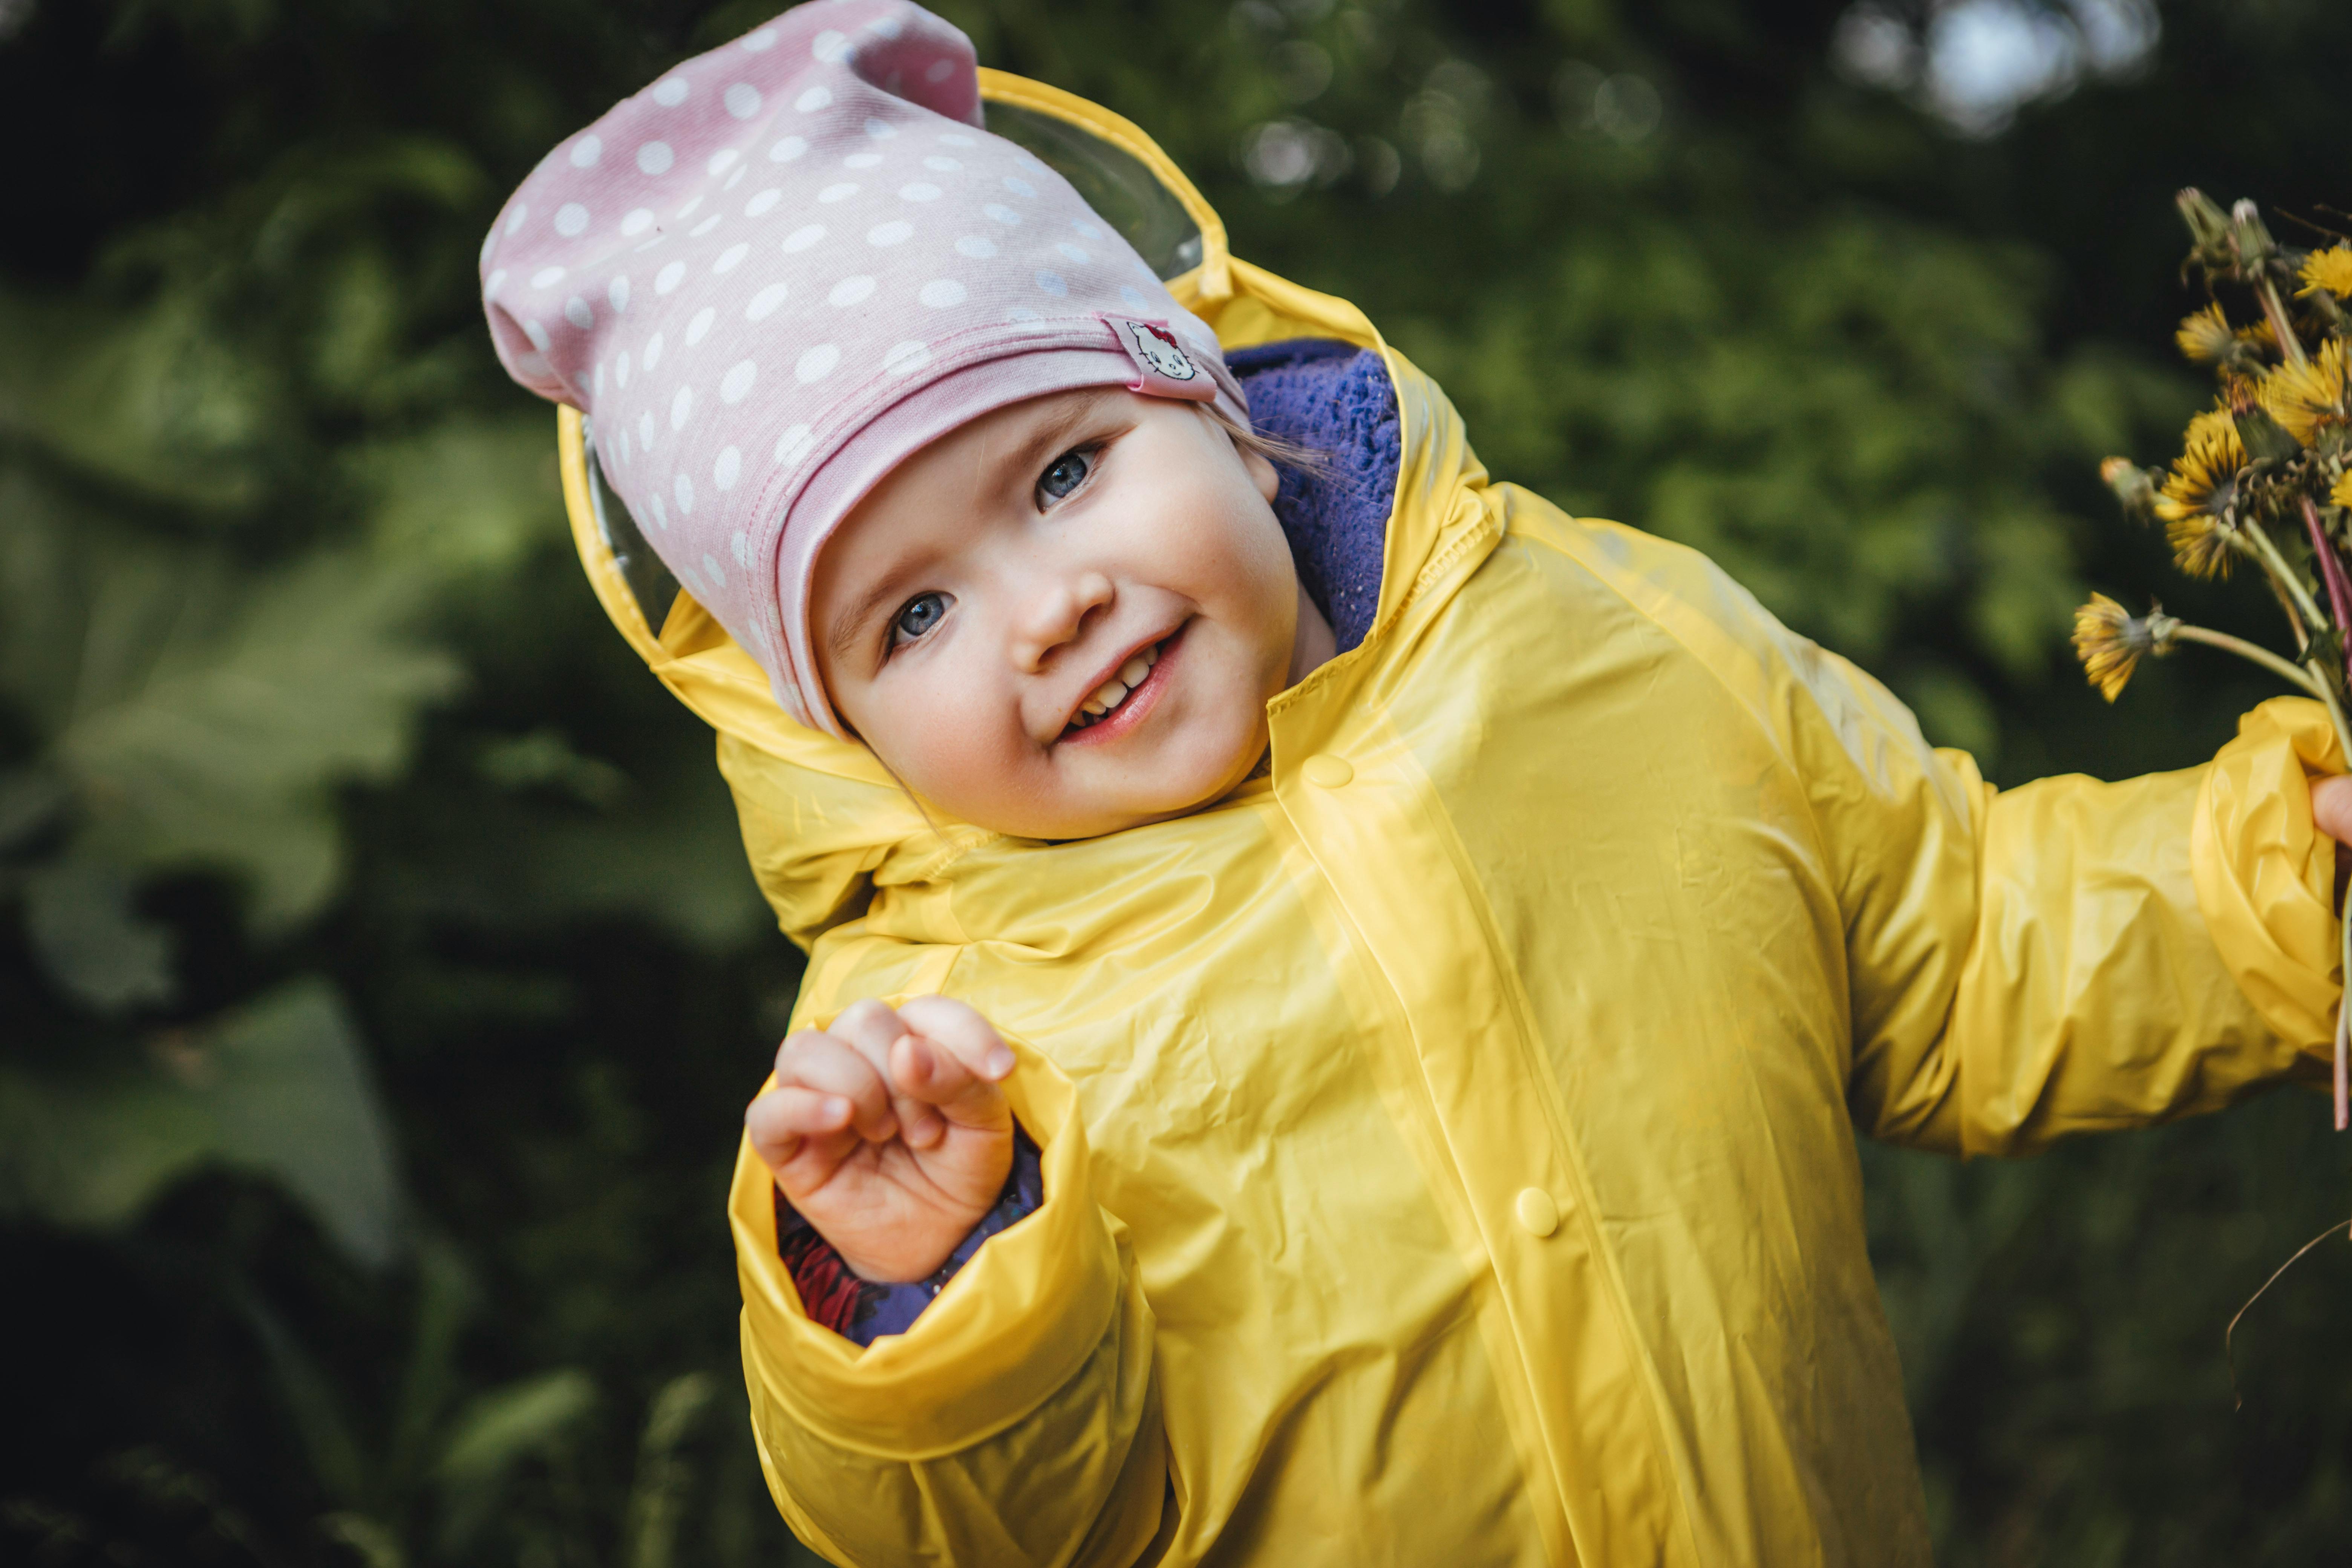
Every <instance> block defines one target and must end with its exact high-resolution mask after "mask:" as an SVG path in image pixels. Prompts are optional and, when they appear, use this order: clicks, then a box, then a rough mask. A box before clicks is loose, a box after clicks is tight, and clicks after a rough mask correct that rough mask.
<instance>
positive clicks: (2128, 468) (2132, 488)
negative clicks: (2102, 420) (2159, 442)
mask: <svg viewBox="0 0 2352 1568" xmlns="http://www.w3.org/2000/svg"><path fill="white" fill-rule="evenodd" d="M2099 478H2100V479H2104V480H2105V481H2106V486H2107V489H2110V490H2112V491H2114V492H2115V497H2116V502H2117V503H2118V504H2120V505H2121V506H2122V507H2123V509H2124V515H2125V516H2126V517H2128V518H2130V519H2131V520H2132V521H2135V522H2146V521H2148V520H2149V519H2150V518H2152V517H2154V516H2155V515H2156V487H2157V486H2158V484H2160V483H2162V482H2163V479H2164V470H2163V469H2162V468H2141V467H2140V466H2139V465H2138V464H2137V463H2135V462H2133V461H2132V460H2131V459H2130V458H2108V459H2107V460H2106V461H2105V462H2104V463H2101V464H2100V465H2099Z"/></svg>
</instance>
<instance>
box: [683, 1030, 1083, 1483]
mask: <svg viewBox="0 0 2352 1568" xmlns="http://www.w3.org/2000/svg"><path fill="white" fill-rule="evenodd" d="M1008 1043H1009V1044H1011V1045H1012V1047H1013V1053H1014V1055H1015V1056H1016V1057H1017V1058H1019V1064H1020V1065H1019V1066H1018V1067H1017V1068H1015V1070H1014V1072H1013V1076H1012V1077H1011V1078H1010V1079H1007V1080H1006V1082H1005V1094H1006V1097H1007V1098H1008V1099H1009V1100H1012V1102H1013V1115H1014V1117H1015V1118H1016V1119H1017V1120H1018V1121H1020V1123H1021V1125H1022V1126H1023V1127H1024V1129H1026V1130H1027V1131H1028V1132H1029V1134H1030V1136H1031V1137H1032V1138H1033V1139H1034V1140H1035V1141H1036V1142H1037V1145H1038V1147H1039V1149H1040V1151H1041V1154H1042V1164H1043V1168H1044V1177H1045V1202H1044V1203H1043V1204H1041V1205H1039V1206H1038V1207H1037V1209H1036V1211H1035V1212H1034V1213H1033V1214H1031V1215H1028V1216H1027V1217H1026V1218H1025V1219H1024V1220H1022V1221H1021V1222H1020V1223H1019V1224H1017V1225H1014V1226H1012V1227H1011V1228H1009V1229H1007V1230H1004V1231H1003V1232H1001V1233H999V1234H998V1235H996V1236H993V1237H990V1238H989V1240H988V1244H987V1245H986V1246H985V1247H982V1248H981V1249H980V1250H979V1252H977V1253H976V1254H975V1255H974V1256H973V1258H972V1259H971V1263H970V1264H969V1265H967V1266H966V1267H965V1268H962V1269H961V1270H960V1271H959V1272H958V1273H957V1274H956V1276H955V1278H953V1279H950V1280H949V1281H948V1282H947V1284H946V1285H945V1286H943V1287H942V1288H941V1289H940V1293H939V1295H938V1297H937V1298H936V1299H935V1300H933V1301H932V1302H931V1303H930V1305H929V1308H928V1309H927V1310H925V1311H924V1312H923V1313H922V1315H921V1316H920V1317H919V1318H918V1319H917V1320H916V1321H914V1322H913V1323H912V1324H911V1325H910V1326H909V1327H908V1329H907V1331H905V1332H904V1333H899V1334H892V1335H888V1336H887V1337H884V1338H882V1339H878V1340H877V1341H876V1342H874V1343H873V1344H872V1345H870V1346H866V1347H860V1346H858V1345H856V1344H855V1343H852V1342H850V1341H848V1340H846V1339H844V1338H843V1337H841V1336H840V1335H839V1334H836V1333H835V1332H834V1331H832V1330H830V1329H827V1328H825V1327H824V1326H822V1325H821V1324H819V1323H817V1322H816V1321H814V1320H813V1319H811V1318H810V1317H809V1315H808V1313H807V1312H806V1311H805V1310H803V1307H802V1304H801V1300H800V1296H799V1292H798V1291H797V1290H796V1289H794V1288H793V1280H792V1272H791V1269H790V1268H789V1267H788V1266H787V1265H786V1264H785V1263H784V1261H783V1260H782V1258H779V1257H778V1256H777V1251H776V1206H775V1203H774V1201H773V1198H772V1193H773V1192H774V1181H773V1178H772V1176H771V1175H770V1173H769V1172H768V1168H767V1166H766V1165H764V1164H762V1163H761V1160H760V1157H759V1155H758V1154H757V1153H756V1152H754V1151H753V1150H752V1148H751V1142H750V1140H749V1139H748V1138H747V1139H746V1140H745V1141H744V1142H743V1144H742V1145H741V1147H740V1149H739V1150H738V1152H737V1154H736V1160H735V1181H734V1187H733V1190H732V1193H731V1194H730V1199H729V1204H728V1209H729V1218H730V1224H731V1226H732V1228H733V1231H734V1235H735V1258H736V1270H737V1274H738V1276H739V1278H740V1280H741V1283H742V1289H743V1361H744V1373H745V1375H746V1376H747V1377H748V1378H749V1379H750V1380H751V1384H752V1388H751V1393H752V1397H753V1402H754V1404H755V1405H758V1404H768V1405H773V1406H775V1407H777V1408H779V1409H781V1411H782V1413H783V1414H784V1415H787V1416H788V1417H789V1418H790V1419H792V1420H793V1421H794V1422H795V1423H797V1424H798V1425H800V1426H803V1427H804V1428H806V1429H807V1430H808V1431H809V1432H811V1433H812V1434H813V1435H814V1436H817V1437H818V1438H819V1439H821V1440H822V1441H824V1442H826V1443H828V1444H831V1445H833V1446H834V1447H840V1448H846V1449H850V1450H854V1451H856V1452H861V1453H866V1454H869V1455H873V1456H876V1457H879V1458H889V1459H894V1460H911V1459H919V1458H929V1457H931V1456H934V1455H939V1454H944V1453H950V1452H952V1451H954V1450H956V1449H958V1448H961V1447H967V1446H969V1445H971V1444H973V1443H977V1442H980V1441H982V1440H983V1439H985V1438H987V1437H990V1436H994V1435H995V1434H996V1433H998V1432H1000V1431H1003V1429H1004V1428H1005V1427H1007V1426H1012V1425H1013V1423H1015V1422H1017V1421H1019V1420H1020V1419H1021V1418H1022V1417H1023V1416H1024V1415H1028V1414H1029V1413H1030V1412H1031V1411H1032V1410H1034V1408H1035V1407H1036V1406H1037V1405H1040V1404H1041V1403H1043V1402H1044V1401H1045V1399H1046V1398H1047V1396H1049V1395H1051V1394H1053V1393H1055V1391H1056V1390H1057V1389H1059V1388H1061V1387H1062V1386H1063V1385H1064V1384H1066V1383H1068V1382H1069V1381H1070V1379H1071V1378H1072V1377H1074V1376H1076V1375H1077V1374H1078V1373H1079V1372H1080V1371H1081V1369H1082V1368H1084V1367H1085V1365H1086V1364H1087V1360H1088V1358H1089V1357H1091V1356H1092V1355H1094V1353H1095V1352H1096V1351H1097V1347H1098V1346H1099V1345H1100V1344H1101V1342H1102V1340H1103V1338H1104V1336H1105V1334H1106V1333H1107V1332H1108V1331H1109V1329H1110V1326H1111V1319H1112V1315H1113V1313H1114V1312H1116V1311H1117V1310H1118V1308H1119V1299H1120V1295H1121V1288H1122V1282H1123V1279H1124V1275H1125V1269H1124V1268H1123V1266H1122V1262H1121V1259H1120V1256H1119V1247H1118V1235H1117V1233H1116V1229H1115V1222H1114V1221H1112V1220H1111V1219H1110V1218H1109V1217H1108V1215H1105V1214H1104V1213H1103V1212H1102V1211H1101V1210H1100V1209H1099V1208H1098V1207H1097V1205H1096V1204H1095V1201H1094V1195H1093V1187H1092V1184H1091V1183H1090V1182H1089V1181H1088V1180H1087V1144H1086V1131H1085V1128H1084V1126H1083V1124H1082V1122H1081V1121H1080V1120H1079V1118H1078V1115H1077V1112H1076V1095H1075V1093H1074V1091H1073V1090H1072V1089H1071V1087H1070V1083H1069V1080H1068V1079H1066V1078H1064V1077H1063V1076H1062V1075H1061V1073H1060V1072H1059V1070H1057V1069H1056V1068H1055V1067H1054V1066H1053V1064H1052V1063H1050V1062H1048V1061H1047V1060H1045V1058H1043V1057H1041V1056H1039V1055H1038V1054H1037V1053H1036V1052H1035V1051H1034V1050H1031V1049H1030V1048H1029V1047H1026V1046H1024V1045H1022V1044H1021V1043H1019V1042H1018V1041H1012V1042H1008Z"/></svg>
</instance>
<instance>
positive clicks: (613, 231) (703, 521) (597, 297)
mask: <svg viewBox="0 0 2352 1568" xmlns="http://www.w3.org/2000/svg"><path fill="white" fill-rule="evenodd" d="M482 299H483V303H484V307H485V309H486V310H487V311H488V315H489V321H490V335H491V337H492V338H493V340H494V341H495V342H497V345H498V351H499V359H500V360H501V361H502V362H503V363H505V365H506V367H507V370H508V372H509V374H512V375H513V376H514V378H515V379H516V380H517V381H519V382H520V383H521V384H523V385H525V386H527V387H529V388H530V389H531V390H532V391H533V392H536V393H538V394H539V395H541V396H542V397H548V398H552V399H554V400H555V401H557V402H559V403H566V404H570V405H572V406H573V407H575V408H578V409H580V410H581V411H583V413H585V414H587V415H589V416H591V417H592V418H593V421H594V425H595V428H596V430H597V432H598V438H599V443H600V446H601V447H603V448H604V458H605V478H606V479H607V481H608V482H609V483H610V484H611V485H612V487H613V489H614V490H615V491H616V492H617V493H618V494H619V496H620V498H621V500H623V501H624V502H625V504H626V505H627V506H628V508H629V510H630V511H631V513H632V514H634V515H635V517H637V518H638V519H639V520H640V521H643V522H645V523H646V524H647V525H648V526H647V528H646V537H647V542H649V543H651V544H652V546H653V548H654V550H655V552H656V553H657V554H658V555H660V557H661V558H662V561H663V563H665V564H666V565H667V566H668V567H669V569H670V571H671V572H672V573H674V574H676V575H677V579H678V581H679V582H680V583H682V584H685V585H686V587H687V589H688V592H690V593H691V594H693V595H694V596H695V598H696V599H698V600H699V601H700V602H701V603H702V604H703V605H705V606H706V607H707V608H708V609H709V611H710V613H711V614H712V615H713V616H717V617H718V619H719V624H720V625H721V626H725V627H726V628H727V630H728V631H729V633H730V635H732V636H733V637H734V638H735V640H736V641H737V642H738V643H739V644H740V645H741V646H742V647H743V649H744V650H745V651H746V652H747V653H749V654H750V655H751V657H752V658H754V659H756V660H758V661H759V663H760V665H761V668H764V669H765V670H766V671H767V673H768V677H769V683H770V685H771V687H772V689H773V690H774V692H775V694H776V700H777V701H778V702H780V703H781V704H782V706H783V708H784V710H786V711H787V712H788V713H790V714H792V716H793V718H794V719H796V720H798V721H800V722H802V723H803V724H807V725H811V726H814V727H815V728H819V729H823V730H825V731H829V732H830V733H833V734H835V735H840V734H842V733H843V732H844V731H843V730H842V728H841V724H840V721H839V720H838V718H836V717H835V713H834V711H833V707H832V704H831V703H830V702H829V701H827V700H826V699H825V695H824V688H823V685H822V683H821V682H820V681H819V679H818V678H817V674H816V664H815V660H814V657H813V656H812V650H811V647H810V641H809V630H808V595H809V585H810V583H811V581H812V579H813V577H814V570H815V563H816V556H817V552H818V551H819V549H820V548H821V547H822V546H823V545H824V541H825V539H826V538H827V537H828V536H829V535H830V534H831V533H832V531H833V530H834V529H835V527H836V526H837V525H838V524H839V522H840V521H841V520H842V518H843V517H844V516H845V515H846V514H847V513H848V511H849V510H850V509H851V508H852V507H854V506H856V503H857V502H858V500H860V499H862V498H863V497H864V496H865V494H866V492H867V491H868V490H869V489H872V488H873V486H874V485H875V484H876V483H877V481H879V480H880V479H882V477H883V476H884V475H886V474H887V473H888V472H889V471H890V469H891V468H894V467H895V466H896V465H897V464H898V462H900V461H901V460H902V459H904V458H906V457H907V456H908V454H910V453H912V452H915V451H917V450H919V449H920V448H921V447H923V446H925V445H927V444H928V443H929V442H931V441H933V440H936V439H937V438H939V437H940V436H942V435H945V434H946V433H947V432H948V431H950V430H952V429H954V428H955V427H956V426H959V425H961V424H964V423H965V422H967V421H969V420H971V419H973V418H976V417H978V416H980V415H982V414H985V413H988V412H989V411H990V410H992V409H995V408H1001V407H1003V406H1004V405H1007V404H1011V403H1016V402H1019V401H1021V400H1023V399H1024V398H1029V397H1035V396H1040V395H1045V394H1046V393H1052V392H1062V391H1067V390H1070V389H1072V388H1076V387H1086V386H1103V385H1110V384H1120V385H1126V386H1129V387H1131V388H1132V389H1134V390H1135V391H1138V392H1143V393H1149V394H1152V395H1158V396H1164V397H1179V398H1186V399H1190V400H1192V401H1196V402H1211V401H1214V402H1216V403H1217V404H1218V405H1220V406H1222V407H1223V410H1224V411H1225V412H1226V414H1228V415H1229V416H1231V417H1233V418H1234V419H1235V420H1239V421H1245V420H1246V419H1247V417H1248V416H1247V410H1246V405H1245V404H1244V400H1243V397H1242V393H1241V388H1240V387H1239V386H1238V385H1237V384H1235V383H1234V379H1233V377H1232V376H1231V375H1230V374H1228V373H1227V372H1226V370H1225V367H1224V362H1223V358H1222V356H1221V355H1220V354H1219V353H1218V350H1217V342H1216V337H1215V334H1214V333H1213V332H1212V331H1210V330H1209V328H1208V327H1207V326H1206V324H1204V323H1203V322H1202V321H1200V319H1199V318H1197V317H1195V316H1193V315H1192V314H1191V313H1190V312H1189V311H1187V310H1184V309H1183V307H1181V305H1179V304H1177V303H1176V301H1175V300H1174V298H1173V297H1172V296H1171V295H1170V294H1169V292H1168V290H1167V289H1165V288H1164V287H1162V286H1161V284H1160V280H1159V279H1157V278H1155V277H1154V276H1153V275H1152V272H1151V269H1150V268H1149V267H1147V266H1145V265H1144V263H1143V261H1142V259H1141V258H1139V257H1138V256H1137V255H1136V254H1135V252H1134V250H1133V249H1132V248H1131V247H1129V246H1128V244H1127V243H1126V242H1125V241H1124V240H1123V239H1121V238H1120V237H1118V235H1116V234H1115V233H1113V232H1111V231H1110V229H1109V227H1108V226H1107V225H1106V224H1104V223H1103V222H1102V221H1101V220H1100V219H1099V218H1098V217H1097V216H1096V215H1095V214H1094V212H1093V211H1092V210H1091V209H1090V208H1088V207H1087V205H1086V202H1085V201H1084V200H1083V199H1082V198H1081V197H1080V196H1079V195H1078V194H1077V192H1076V191H1075V190H1073V189H1072V188H1071V187H1070V185H1069V184H1068V183H1067V182H1066V181H1065V180H1063V179H1062V177H1061V176H1060V175H1058V174H1055V173H1054V172H1053V171H1052V170H1051V169H1049V168H1047V167H1046V166H1045V164H1044V163H1040V162H1039V161H1038V160H1037V159H1036V158H1034V157H1033V156H1032V155H1030V154H1029V153H1027V152H1025V151H1024V150H1023V149H1021V148H1019V147H1017V146H1015V145H1014V144H1013V143H1012V142H1007V141H1005V140H1003V138H1001V137H997V136H992V135H990V134H989V133H988V132H986V131H984V130H982V129H981V110H980V84H979V78H978V75H977V73H976V70H975V67H974V61H973V57H972V50H971V42H970V40H968V39H967V38H965V37H964V36H963V35H962V34H961V32H958V31H957V30H956V29H955V28H954V27H952V26H949V25H948V24H947V23H946V22H943V21H941V20H940V18H939V17H937V16H932V15H931V14H930V13H929V12H928V11H924V10H922V9H921V8H920V7H919V6H916V5H910V4H908V3H906V0H813V3H812V4H808V5H799V6H795V7H794V8H793V9H792V10H791V11H788V12H786V13H785V14H784V15H782V16H779V17H777V18H776V19H775V20H774V21H772V22H771V23H769V24H768V25H766V26H762V27H760V28H757V29H756V30H754V31H752V32H751V33H748V34H746V35H744V36H743V37H740V38H738V39H736V40H735V41H734V42H732V43H730V44H727V45H724V46H722V47H719V48H717V49H713V50H712V51H710V52H709V54H706V55H702V56H699V57H698V58H694V59H691V60H688V61H687V62H686V63H685V64H683V65H681V66H679V67H677V68H676V69H674V70H671V71H668V72H667V73H666V74H664V75H663V76H662V78H661V79H659V80H657V81H656V82H655V83H654V84H653V85H652V86H651V87H650V88H647V89H646V90H645V91H643V92H640V93H638V94H636V95H635V97H633V98H629V99H626V100H623V101H622V102H621V103H619V104H618V105H616V106H614V109H613V110H611V111H610V112H608V113H607V114H605V115H604V118H602V119H601V120H599V121H596V122H595V124H593V125H592V126H590V127H589V128H588V129H587V130H585V131H583V132H581V133H580V134H578V135H576V136H574V137H572V138H571V139H570V140H569V141H567V142H564V143H563V144H562V146H559V147H558V148H556V149H555V151H554V152H552V153H549V154H548V155H547V157H546V158H545V159H543V160H542V161H541V163H540V165H539V167H538V168H536V169H534V170H533V171H532V172H531V174H530V178H529V179H526V180H525V181H524V182H523V183H522V185H521V188H520V189H519V190H517V191H516V192H515V194H514V195H513V196H512V197H511V198H510V199H509V201H508V203H507V205H506V210H505V211H504V212H502V213H500V214H499V219H498V222H497V223H496V224H495V225H494V226H492V228H491V230H490V236H489V238H488V242H487V243H486V244H485V245H484V247H483V249H482Z"/></svg>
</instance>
